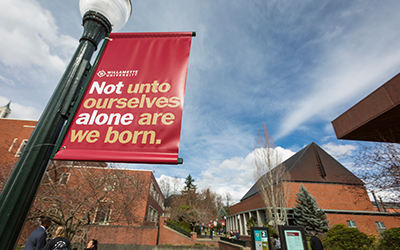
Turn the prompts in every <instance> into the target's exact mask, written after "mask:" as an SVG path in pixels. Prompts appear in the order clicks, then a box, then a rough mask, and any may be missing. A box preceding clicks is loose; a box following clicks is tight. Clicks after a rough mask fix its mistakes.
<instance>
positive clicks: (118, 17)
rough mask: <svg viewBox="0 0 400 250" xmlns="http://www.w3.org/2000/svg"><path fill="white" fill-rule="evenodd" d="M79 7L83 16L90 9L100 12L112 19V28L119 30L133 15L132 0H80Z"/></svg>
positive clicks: (109, 19)
mask: <svg viewBox="0 0 400 250" xmlns="http://www.w3.org/2000/svg"><path fill="white" fill-rule="evenodd" d="M79 9H80V12H81V15H82V17H83V16H84V15H85V14H86V13H87V12H88V11H95V12H99V13H100V14H102V15H103V16H105V17H106V18H107V19H108V21H110V23H111V25H112V30H113V31H118V30H120V29H122V27H124V25H125V24H126V22H127V21H128V19H129V17H130V16H131V14H132V3H131V1H130V0H80V1H79Z"/></svg>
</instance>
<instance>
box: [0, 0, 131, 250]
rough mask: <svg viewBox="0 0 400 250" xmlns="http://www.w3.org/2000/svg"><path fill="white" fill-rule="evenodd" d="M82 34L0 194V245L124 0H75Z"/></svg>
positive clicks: (9, 235) (116, 24) (32, 190)
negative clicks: (82, 28)
mask: <svg viewBox="0 0 400 250" xmlns="http://www.w3.org/2000/svg"><path fill="white" fill-rule="evenodd" d="M79 7H80V10H81V13H82V14H83V19H82V20H83V27H84V31H83V35H82V37H81V39H80V40H79V46H78V48H77V49H76V51H75V54H74V56H73V57H72V59H71V62H70V63H69V65H68V67H67V69H66V71H65V73H64V75H63V76H62V78H61V80H60V82H59V83H58V85H57V87H56V89H55V91H54V93H53V95H52V96H51V98H50V100H49V102H48V103H47V105H46V108H45V109H44V111H43V113H42V116H41V117H40V119H39V121H38V123H37V125H36V128H35V130H34V131H33V133H32V135H31V137H30V138H29V141H28V144H27V145H26V147H25V149H24V151H23V153H22V154H21V156H20V157H19V159H18V162H17V164H16V165H15V167H14V169H13V171H12V173H11V175H10V177H9V179H8V181H7V183H6V185H5V186H4V189H3V191H2V193H1V195H0V250H10V249H14V247H15V245H16V243H17V240H18V237H19V234H20V231H21V229H22V227H23V225H24V223H25V220H26V217H27V215H28V212H29V210H30V208H31V206H32V204H33V201H34V199H35V196H36V193H37V190H38V189H39V186H40V183H41V181H42V179H43V176H44V174H45V172H46V169H47V165H48V162H49V160H50V156H51V153H52V151H53V149H54V147H55V144H56V141H57V138H58V136H59V134H60V132H61V129H62V127H63V125H64V123H65V121H66V120H67V119H68V116H69V111H70V109H71V107H72V105H73V102H74V99H75V98H76V95H77V93H78V91H79V89H80V87H81V84H82V82H83V80H84V78H85V74H86V73H87V71H88V69H89V68H90V59H91V58H92V55H93V53H94V51H95V50H96V49H97V45H98V44H99V43H100V41H101V40H102V39H104V38H105V37H106V35H107V34H108V33H110V32H111V30H114V31H115V30H119V29H121V28H122V27H123V26H124V25H125V23H126V22H127V21H128V19H129V17H130V15H131V11H132V4H131V1H130V0H80V2H79Z"/></svg>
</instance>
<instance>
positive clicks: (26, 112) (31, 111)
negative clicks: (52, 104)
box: [0, 96, 41, 120]
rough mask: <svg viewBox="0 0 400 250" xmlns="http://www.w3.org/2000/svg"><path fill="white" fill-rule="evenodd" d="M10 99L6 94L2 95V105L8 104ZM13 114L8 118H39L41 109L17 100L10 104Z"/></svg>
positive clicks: (0, 104) (0, 98)
mask: <svg viewBox="0 0 400 250" xmlns="http://www.w3.org/2000/svg"><path fill="white" fill-rule="evenodd" d="M9 101H10V100H9V99H8V98H6V97H4V96H0V106H4V105H6V104H7V103H8V102H9ZM10 109H11V114H10V116H9V117H8V118H16V119H28V120H38V119H39V117H40V114H41V111H39V110H37V109H35V108H33V107H31V106H25V105H21V104H19V103H17V102H12V101H11V104H10Z"/></svg>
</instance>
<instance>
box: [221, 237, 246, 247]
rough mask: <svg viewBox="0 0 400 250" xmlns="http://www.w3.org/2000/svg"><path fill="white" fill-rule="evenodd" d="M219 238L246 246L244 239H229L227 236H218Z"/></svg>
mask: <svg viewBox="0 0 400 250" xmlns="http://www.w3.org/2000/svg"><path fill="white" fill-rule="evenodd" d="M220 240H222V241H226V242H230V243H233V244H237V245H241V246H243V247H246V241H245V240H238V239H229V238H227V237H220Z"/></svg>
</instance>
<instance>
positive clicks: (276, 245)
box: [275, 239, 281, 249]
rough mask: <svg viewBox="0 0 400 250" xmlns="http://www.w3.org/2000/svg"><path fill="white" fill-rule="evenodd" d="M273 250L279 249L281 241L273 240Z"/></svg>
mask: <svg viewBox="0 0 400 250" xmlns="http://www.w3.org/2000/svg"><path fill="white" fill-rule="evenodd" d="M275 249H281V241H280V240H279V239H275Z"/></svg>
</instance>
